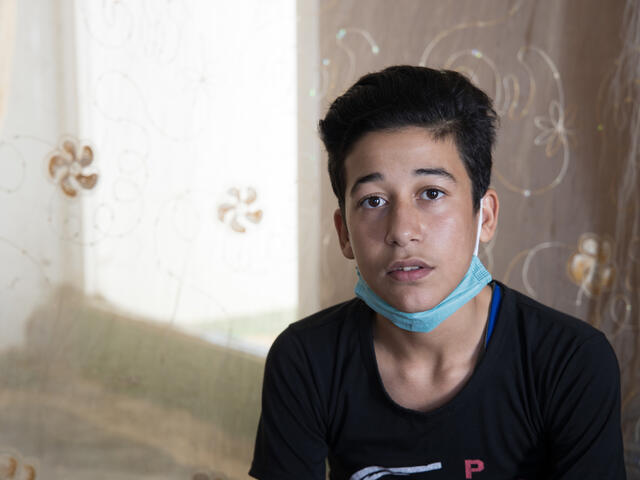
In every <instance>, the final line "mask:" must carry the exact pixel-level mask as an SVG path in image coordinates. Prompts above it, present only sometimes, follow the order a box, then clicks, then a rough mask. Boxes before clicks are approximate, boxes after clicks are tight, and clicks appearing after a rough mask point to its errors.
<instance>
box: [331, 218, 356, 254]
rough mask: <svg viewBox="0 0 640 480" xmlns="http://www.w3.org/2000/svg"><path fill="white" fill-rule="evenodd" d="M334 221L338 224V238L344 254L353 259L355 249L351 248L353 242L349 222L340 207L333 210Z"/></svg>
mask: <svg viewBox="0 0 640 480" xmlns="http://www.w3.org/2000/svg"><path fill="white" fill-rule="evenodd" d="M333 223H334V225H335V226H336V232H338V240H339V241H340V249H341V250H342V254H343V255H344V256H345V257H347V258H348V259H351V260H353V258H354V256H353V250H352V249H351V242H349V231H348V230H347V224H346V222H345V221H344V217H343V216H342V212H341V211H340V209H339V208H337V209H336V211H335V212H333Z"/></svg>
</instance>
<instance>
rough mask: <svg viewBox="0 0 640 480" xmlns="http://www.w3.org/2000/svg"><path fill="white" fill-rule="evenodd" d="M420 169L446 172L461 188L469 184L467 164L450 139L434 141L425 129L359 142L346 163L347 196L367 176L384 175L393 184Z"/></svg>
mask: <svg viewBox="0 0 640 480" xmlns="http://www.w3.org/2000/svg"><path fill="white" fill-rule="evenodd" d="M417 169H443V170H446V171H447V172H449V173H450V174H451V175H452V176H453V177H454V178H455V180H456V182H459V183H462V184H465V183H467V184H469V185H470V179H469V176H468V175H467V171H466V169H465V166H464V163H463V162H462V160H461V158H460V154H459V153H458V149H457V147H456V145H455V143H454V141H453V138H452V136H451V135H449V136H446V137H444V138H441V139H437V140H436V139H435V138H434V137H433V135H432V134H431V132H430V131H429V130H428V129H426V128H422V127H405V128H402V129H398V130H383V131H377V132H369V133H367V134H365V135H364V136H363V137H362V138H360V139H359V140H358V141H357V142H356V143H355V145H354V146H353V148H352V150H351V152H350V153H349V155H347V157H346V159H345V180H346V187H347V192H348V191H349V189H350V188H351V186H352V185H353V183H354V182H355V181H356V180H357V179H358V178H360V177H362V176H364V175H371V174H375V173H379V174H381V175H382V176H383V177H384V178H385V179H389V180H393V179H395V178H402V177H403V176H406V175H411V174H412V172H414V171H415V170H417Z"/></svg>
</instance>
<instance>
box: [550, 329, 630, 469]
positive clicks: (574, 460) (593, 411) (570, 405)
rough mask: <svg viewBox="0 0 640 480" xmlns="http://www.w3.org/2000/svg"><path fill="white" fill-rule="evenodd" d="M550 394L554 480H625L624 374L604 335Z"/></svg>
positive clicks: (576, 356) (580, 352)
mask: <svg viewBox="0 0 640 480" xmlns="http://www.w3.org/2000/svg"><path fill="white" fill-rule="evenodd" d="M561 368H562V372H560V375H559V376H558V377H557V378H558V381H557V384H556V385H553V386H552V389H551V391H550V392H549V394H550V398H549V402H548V404H547V412H545V417H546V418H545V423H546V425H547V428H546V435H547V438H548V445H549V448H550V452H549V453H550V456H551V460H552V472H553V474H552V476H551V478H554V479H556V478H557V479H573V478H576V479H578V478H580V479H590V478H593V479H598V480H601V479H624V478H625V473H624V458H623V446H622V434H621V429H620V372H619V369H618V362H617V359H616V356H615V353H614V352H613V349H612V348H611V346H610V345H609V342H608V341H607V340H606V338H605V337H604V335H602V334H600V333H598V334H597V335H594V336H592V337H591V338H589V339H588V340H586V341H585V342H584V343H583V344H582V345H580V346H579V347H577V348H576V349H575V351H574V352H572V354H571V356H570V358H569V359H568V361H567V362H566V364H564V365H563V366H561Z"/></svg>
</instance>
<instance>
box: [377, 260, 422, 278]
mask: <svg viewBox="0 0 640 480" xmlns="http://www.w3.org/2000/svg"><path fill="white" fill-rule="evenodd" d="M432 271H433V267H431V266H430V265H427V264H426V263H425V262H423V261H422V260H418V259H408V260H401V261H397V262H393V263H392V264H391V265H389V267H388V268H387V275H389V276H390V277H391V278H393V279H394V280H396V281H398V282H415V281H417V280H420V279H421V278H424V277H426V276H427V275H429V274H430V273H431V272H432Z"/></svg>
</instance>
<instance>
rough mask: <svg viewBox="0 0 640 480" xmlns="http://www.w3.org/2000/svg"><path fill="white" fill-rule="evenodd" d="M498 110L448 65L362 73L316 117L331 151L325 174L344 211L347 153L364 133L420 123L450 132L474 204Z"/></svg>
mask: <svg viewBox="0 0 640 480" xmlns="http://www.w3.org/2000/svg"><path fill="white" fill-rule="evenodd" d="M496 125H497V115H496V112H495V111H494V110H493V108H492V105H491V99H490V98H489V97H488V96H487V94H485V93H484V92H483V91H482V90H480V89H479V88H477V87H476V86H474V85H473V84H472V83H471V82H470V81H469V79H467V78H466V77H465V76H463V75H461V74H460V73H458V72H454V71H451V70H433V69H431V68H426V67H415V66H408V65H400V66H394V67H388V68H386V69H384V70H382V71H380V72H376V73H369V74H367V75H365V76H363V77H361V78H360V80H358V81H357V82H356V83H355V84H354V85H353V86H352V87H351V88H350V89H349V90H347V91H346V92H345V93H344V94H343V95H341V96H340V97H338V98H336V100H335V101H334V102H333V103H332V104H331V106H330V107H329V111H328V112H327V115H326V116H325V118H324V119H323V120H320V124H319V126H320V136H321V138H322V141H323V142H324V145H325V147H326V149H327V153H328V154H329V177H330V178H331V186H332V188H333V192H334V193H335V194H336V197H338V204H339V206H340V208H341V209H342V210H344V201H345V189H346V180H345V168H344V162H345V158H346V157H347V155H348V154H349V152H350V150H351V148H352V147H353V146H354V145H355V143H356V142H357V141H358V139H360V138H361V137H362V136H364V135H365V134H366V133H369V132H373V131H380V130H393V129H398V128H402V127H409V126H419V127H425V128H426V129H428V130H429V131H430V132H431V133H432V135H433V136H434V138H435V139H443V138H445V137H447V136H449V135H452V136H453V139H454V142H455V145H456V148H457V150H458V154H459V155H460V158H461V159H462V162H463V163H464V166H465V168H466V170H467V174H468V175H469V178H470V179H471V184H472V196H473V208H474V211H477V209H478V208H479V207H480V199H481V198H482V196H483V195H484V194H485V193H486V191H487V188H488V187H489V183H490V182H491V164H492V160H491V150H492V147H493V144H494V142H495V131H496Z"/></svg>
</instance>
